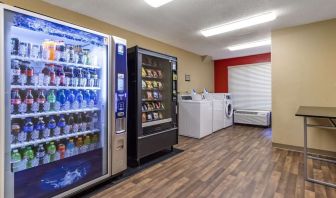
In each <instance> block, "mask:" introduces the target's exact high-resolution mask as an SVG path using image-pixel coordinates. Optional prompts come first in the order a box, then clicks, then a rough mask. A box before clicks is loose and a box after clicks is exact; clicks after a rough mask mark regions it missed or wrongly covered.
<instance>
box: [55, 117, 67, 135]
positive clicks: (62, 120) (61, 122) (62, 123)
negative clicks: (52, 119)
mask: <svg viewBox="0 0 336 198" xmlns="http://www.w3.org/2000/svg"><path fill="white" fill-rule="evenodd" d="M57 126H58V127H59V128H60V129H61V133H63V131H64V128H65V126H66V121H65V118H64V115H61V116H60V118H59V120H58V123H57Z"/></svg>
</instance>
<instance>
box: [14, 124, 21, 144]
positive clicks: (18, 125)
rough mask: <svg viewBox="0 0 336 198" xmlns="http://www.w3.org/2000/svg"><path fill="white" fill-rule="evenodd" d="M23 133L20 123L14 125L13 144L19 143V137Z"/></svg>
mask: <svg viewBox="0 0 336 198" xmlns="http://www.w3.org/2000/svg"><path fill="white" fill-rule="evenodd" d="M20 132H21V126H20V124H19V123H13V124H12V135H13V137H14V138H13V142H17V141H18V136H19V133H20Z"/></svg>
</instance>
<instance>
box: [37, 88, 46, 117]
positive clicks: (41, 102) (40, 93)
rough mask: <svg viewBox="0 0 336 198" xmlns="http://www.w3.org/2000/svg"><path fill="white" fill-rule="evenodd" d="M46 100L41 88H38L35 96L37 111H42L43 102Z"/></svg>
mask: <svg viewBox="0 0 336 198" xmlns="http://www.w3.org/2000/svg"><path fill="white" fill-rule="evenodd" d="M45 101H46V97H45V95H44V92H43V90H40V92H39V95H38V97H37V103H38V104H39V111H40V112H43V111H44V103H45Z"/></svg>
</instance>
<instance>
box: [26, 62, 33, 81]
mask: <svg viewBox="0 0 336 198" xmlns="http://www.w3.org/2000/svg"><path fill="white" fill-rule="evenodd" d="M33 77H34V69H33V68H32V67H31V65H30V62H27V85H33V84H34V83H33Z"/></svg>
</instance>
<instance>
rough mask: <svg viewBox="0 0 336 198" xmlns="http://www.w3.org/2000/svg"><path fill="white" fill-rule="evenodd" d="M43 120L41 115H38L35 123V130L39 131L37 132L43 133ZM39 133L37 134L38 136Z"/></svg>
mask: <svg viewBox="0 0 336 198" xmlns="http://www.w3.org/2000/svg"><path fill="white" fill-rule="evenodd" d="M45 127H46V126H45V122H44V120H43V117H40V118H39V119H38V121H37V123H36V125H35V130H37V131H38V132H39V134H40V135H41V134H43V131H44V129H45ZM40 135H39V136H40Z"/></svg>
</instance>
